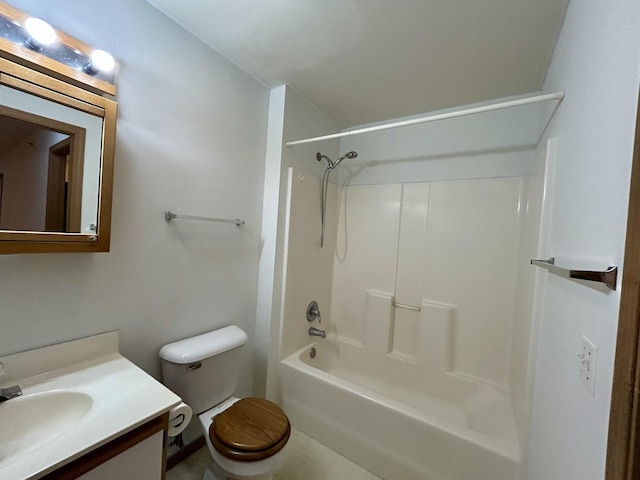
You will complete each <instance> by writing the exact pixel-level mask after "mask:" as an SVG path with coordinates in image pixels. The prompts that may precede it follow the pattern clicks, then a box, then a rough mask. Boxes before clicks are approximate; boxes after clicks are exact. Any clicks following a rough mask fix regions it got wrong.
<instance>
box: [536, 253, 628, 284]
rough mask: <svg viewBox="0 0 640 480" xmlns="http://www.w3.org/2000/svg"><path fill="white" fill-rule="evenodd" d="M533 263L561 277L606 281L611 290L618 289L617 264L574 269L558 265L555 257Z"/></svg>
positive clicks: (598, 281)
mask: <svg viewBox="0 0 640 480" xmlns="http://www.w3.org/2000/svg"><path fill="white" fill-rule="evenodd" d="M531 265H535V266H536V267H542V268H545V269H547V270H549V271H550V272H551V273H553V274H555V275H558V276H560V277H564V278H571V279H574V280H587V281H589V282H597V283H604V284H605V285H606V286H607V287H609V288H610V289H611V290H615V289H616V284H617V280H618V267H616V266H610V267H608V268H607V269H606V270H574V269H569V268H562V267H559V266H557V265H556V264H555V258H554V257H551V258H550V259H549V260H531Z"/></svg>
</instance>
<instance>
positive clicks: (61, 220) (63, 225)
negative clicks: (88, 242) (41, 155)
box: [45, 137, 81, 232]
mask: <svg viewBox="0 0 640 480" xmlns="http://www.w3.org/2000/svg"><path fill="white" fill-rule="evenodd" d="M72 148H73V144H72V142H71V137H67V138H66V139H64V140H62V141H61V142H58V143H56V144H55V145H52V146H51V147H50V148H49V172H48V175H47V201H46V217H45V230H46V231H48V232H76V231H78V230H79V229H80V213H81V212H80V205H79V204H78V202H71V199H70V196H71V193H72V189H71V188H70V187H71V185H70V179H71V175H72V172H73V171H74V165H73V155H72Z"/></svg>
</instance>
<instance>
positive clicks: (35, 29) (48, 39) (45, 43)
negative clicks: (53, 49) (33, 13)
mask: <svg viewBox="0 0 640 480" xmlns="http://www.w3.org/2000/svg"><path fill="white" fill-rule="evenodd" d="M24 28H25V30H26V31H27V34H28V37H27V39H26V40H25V42H24V43H25V45H26V46H27V47H28V48H30V49H31V50H34V51H36V52H39V51H40V50H42V49H43V48H44V47H49V46H51V45H53V44H54V43H55V42H56V41H57V40H58V36H57V35H56V31H55V30H54V29H53V27H52V26H51V25H49V24H48V23H47V22H45V21H44V20H42V19H40V18H35V17H31V18H28V19H27V20H26V21H25V22H24Z"/></svg>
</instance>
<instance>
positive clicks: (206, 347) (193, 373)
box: [159, 325, 291, 480]
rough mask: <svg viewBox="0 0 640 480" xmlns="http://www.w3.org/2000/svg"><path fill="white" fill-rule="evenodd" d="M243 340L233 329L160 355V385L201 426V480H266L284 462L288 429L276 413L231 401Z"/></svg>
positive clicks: (251, 402) (257, 403)
mask: <svg viewBox="0 0 640 480" xmlns="http://www.w3.org/2000/svg"><path fill="white" fill-rule="evenodd" d="M247 340H248V337H247V334H246V333H245V332H243V331H242V330H241V329H240V328H238V327H236V326H235V325H232V326H229V327H225V328H221V329H219V330H214V331H212V332H208V333H204V334H202V335H198V336H196V337H191V338H187V339H184V340H180V341H178V342H173V343H170V344H168V345H165V346H164V347H162V349H160V353H159V356H160V359H161V363H162V377H163V382H164V383H165V385H166V386H167V387H169V388H170V389H171V390H173V391H174V392H175V393H176V394H178V395H180V397H182V400H183V401H184V402H185V403H186V404H187V405H189V406H190V407H191V408H192V409H193V411H194V413H196V414H197V416H198V419H199V421H200V425H201V426H202V431H203V433H204V436H205V439H206V442H207V446H208V448H209V453H210V454H211V459H212V462H210V467H209V468H208V469H207V471H205V473H204V474H203V477H202V478H203V479H204V480H226V479H236V480H241V479H244V480H270V479H271V478H273V474H274V473H275V472H277V471H278V470H279V469H280V468H281V467H282V465H283V464H284V461H285V459H286V455H287V451H288V449H287V442H288V440H289V435H290V434H291V425H290V423H289V419H288V418H287V416H286V414H285V413H284V412H283V411H282V410H281V409H280V407H278V405H276V404H275V403H273V402H270V401H269V400H266V399H263V398H244V399H241V398H236V397H232V396H231V395H232V394H233V391H234V390H235V387H236V382H237V378H238V374H239V370H240V365H241V360H242V357H241V355H240V353H241V350H242V348H241V347H242V346H243V345H245V344H246V343H247Z"/></svg>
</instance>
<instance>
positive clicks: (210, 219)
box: [164, 210, 244, 227]
mask: <svg viewBox="0 0 640 480" xmlns="http://www.w3.org/2000/svg"><path fill="white" fill-rule="evenodd" d="M174 218H177V219H181V220H198V221H201V222H221V223H235V224H236V226H237V227H239V226H240V225H244V220H240V219H239V218H213V217H195V216H193V215H178V214H177V213H173V212H170V211H169V210H167V211H166V212H164V221H165V222H170V221H171V220H173V219H174Z"/></svg>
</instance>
